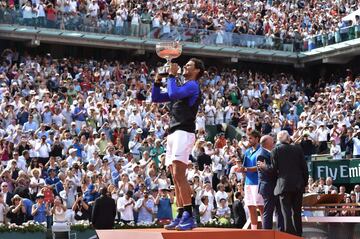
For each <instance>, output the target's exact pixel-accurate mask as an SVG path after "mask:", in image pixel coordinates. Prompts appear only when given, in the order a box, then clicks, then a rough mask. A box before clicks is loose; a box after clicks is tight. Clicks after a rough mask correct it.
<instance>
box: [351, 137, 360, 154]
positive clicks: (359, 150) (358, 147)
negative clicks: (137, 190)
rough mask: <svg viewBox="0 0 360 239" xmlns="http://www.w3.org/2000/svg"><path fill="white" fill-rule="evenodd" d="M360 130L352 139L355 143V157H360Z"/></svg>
mask: <svg viewBox="0 0 360 239" xmlns="http://www.w3.org/2000/svg"><path fill="white" fill-rule="evenodd" d="M359 136H360V130H358V131H356V133H355V135H354V137H353V138H352V141H353V143H354V145H353V158H360V139H359Z"/></svg>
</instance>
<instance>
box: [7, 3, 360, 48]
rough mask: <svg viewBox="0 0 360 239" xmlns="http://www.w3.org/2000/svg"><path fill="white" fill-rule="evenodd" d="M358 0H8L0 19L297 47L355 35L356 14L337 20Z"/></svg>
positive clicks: (354, 7) (359, 29) (359, 28)
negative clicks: (346, 19) (346, 18)
mask: <svg viewBox="0 0 360 239" xmlns="http://www.w3.org/2000/svg"><path fill="white" fill-rule="evenodd" d="M359 5H360V2H359V1H356V0H345V1H320V0H311V1H310V0H299V1H295V0H286V1H273V0H266V1H265V0H242V1H224V0H221V1H212V0H211V1H182V0H172V1H147V2H146V1H121V0H112V1H105V0H91V1H80V0H79V1H76V0H58V1H55V0H51V1H48V0H45V1H44V0H32V1H25V0H21V1H14V0H9V1H3V2H2V5H1V6H0V21H3V22H7V23H19V22H21V23H22V24H25V25H31V26H38V27H45V26H46V27H50V28H60V29H67V30H78V31H90V32H100V33H109V34H121V35H131V36H140V37H149V36H150V37H153V38H161V39H180V40H186V41H196V42H202V43H205V44H206V43H207V44H208V43H212V44H219V45H221V44H230V45H236V46H247V47H255V46H256V47H263V48H276V49H283V50H284V49H285V50H286V49H287V48H286V47H285V48H284V47H283V44H285V45H286V44H290V45H291V44H293V45H294V46H293V47H294V48H292V49H293V50H296V51H298V50H311V49H313V48H315V47H319V46H326V45H329V44H333V43H337V42H341V41H344V40H348V39H354V38H358V37H360V26H359V24H360V18H359V16H356V18H354V19H352V20H348V21H343V20H342V18H343V17H345V16H347V15H349V14H350V13H352V12H354V11H356V10H358V9H359ZM347 27H350V28H347ZM231 33H236V34H231ZM263 36H265V37H263Z"/></svg>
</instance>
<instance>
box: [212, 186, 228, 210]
mask: <svg viewBox="0 0 360 239" xmlns="http://www.w3.org/2000/svg"><path fill="white" fill-rule="evenodd" d="M217 189H218V191H217V192H216V193H215V201H216V205H217V207H220V200H221V199H223V198H224V199H226V206H227V205H228V204H227V201H228V197H229V196H228V194H227V193H226V192H225V186H224V184H222V183H219V184H218V185H217Z"/></svg>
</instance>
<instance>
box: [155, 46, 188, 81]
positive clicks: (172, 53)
mask: <svg viewBox="0 0 360 239" xmlns="http://www.w3.org/2000/svg"><path fill="white" fill-rule="evenodd" d="M181 53H182V45H181V44H180V43H179V42H159V43H157V44H156V54H157V55H158V56H159V57H160V58H163V59H166V63H165V65H164V66H161V67H158V73H159V75H161V76H167V75H168V71H169V68H170V64H171V60H172V59H175V58H178V57H179V56H180V55H181Z"/></svg>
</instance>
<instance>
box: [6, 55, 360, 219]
mask: <svg viewBox="0 0 360 239" xmlns="http://www.w3.org/2000/svg"><path fill="white" fill-rule="evenodd" d="M154 75H155V71H154V68H153V66H149V65H148V64H147V63H146V62H125V63H124V62H118V61H107V60H101V61H96V60H94V59H74V58H69V59H66V58H63V59H54V58H53V57H52V55H50V54H47V55H42V56H30V55H28V54H19V53H18V52H16V51H13V50H10V49H6V50H5V51H4V52H3V53H2V62H1V65H0V160H1V166H0V176H1V177H0V185H1V190H0V223H1V222H6V221H8V222H11V223H17V224H21V223H22V222H24V221H27V220H30V219H34V220H35V221H37V222H48V223H49V225H50V224H51V223H50V221H51V220H50V219H53V221H54V222H61V221H65V220H69V221H72V222H74V221H77V220H89V219H90V218H91V215H92V213H91V209H92V205H93V202H94V200H95V199H96V198H97V197H99V193H100V189H101V188H103V187H107V189H108V190H107V191H108V192H109V194H110V195H111V197H112V198H113V199H114V200H115V201H116V204H117V205H116V206H117V214H118V216H117V220H121V221H123V222H124V223H128V222H131V221H134V220H135V221H136V223H138V224H147V223H152V222H153V221H154V220H155V219H157V221H158V222H159V223H166V222H168V221H169V220H170V219H171V218H172V217H173V216H174V214H173V210H172V205H173V203H174V200H176V195H174V190H173V187H172V185H173V182H172V180H171V176H170V174H169V171H168V168H166V167H165V166H164V165H165V164H164V160H165V149H166V136H167V134H168V124H169V116H168V113H167V112H168V106H167V105H166V104H155V103H152V102H151V87H152V81H153V78H154ZM200 82H201V91H202V97H203V98H202V102H203V103H202V105H201V109H200V110H199V113H198V115H197V119H196V130H197V141H196V144H195V145H194V148H193V150H192V154H191V161H192V163H191V164H189V165H188V169H187V179H188V181H189V182H190V184H191V187H192V190H193V193H192V195H193V206H194V210H195V212H196V213H197V215H198V219H199V222H201V223H207V222H209V221H210V220H213V219H214V218H225V219H227V220H228V219H230V218H231V206H232V204H233V202H234V200H242V196H243V195H244V192H243V174H242V173H241V172H239V168H241V166H242V157H243V154H244V151H245V150H246V149H247V147H248V146H247V145H248V144H247V143H248V142H247V132H249V131H250V130H253V129H256V130H258V131H259V132H261V134H263V135H265V134H270V135H276V133H278V132H279V131H280V130H287V131H288V132H289V134H290V135H291V137H292V140H293V142H294V143H297V144H299V145H300V146H301V147H302V148H303V151H304V155H305V156H306V160H307V161H309V160H310V158H311V155H312V154H314V153H320V154H321V153H330V154H332V155H333V158H334V160H337V159H345V158H359V157H360V139H359V138H360V134H359V133H360V129H359V126H360V77H359V76H357V75H354V74H353V73H352V71H351V70H347V71H346V73H344V75H343V77H334V78H330V79H328V81H323V80H320V81H319V82H318V83H316V84H315V83H314V84H307V83H305V81H304V80H302V79H298V78H296V76H294V75H291V74H287V73H279V74H275V73H274V74H265V73H261V72H251V71H240V70H237V69H225V68H224V69H217V68H216V67H208V68H207V70H206V71H205V73H204V76H203V77H202V79H201V80H200ZM206 125H218V128H219V129H220V130H223V129H224V127H226V125H232V126H233V127H235V128H236V130H237V132H239V134H240V135H241V137H239V138H238V139H237V138H228V137H225V135H224V133H220V134H218V135H217V136H216V137H215V139H214V140H213V141H212V140H211V139H209V137H208V135H207V132H206ZM329 142H331V143H329ZM354 160H356V159H354ZM307 190H308V192H316V193H341V194H344V200H346V202H349V201H351V202H359V200H360V187H359V185H356V186H355V187H354V189H353V190H352V189H351V188H346V189H345V187H343V186H341V187H340V188H339V190H338V189H337V188H335V187H333V186H332V182H331V178H328V179H326V181H324V180H323V179H320V180H318V181H316V182H314V180H313V179H312V178H310V179H309V185H308V189H307ZM351 190H352V191H351ZM346 192H348V193H349V192H350V194H347V193H346ZM235 196H236V197H235Z"/></svg>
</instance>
